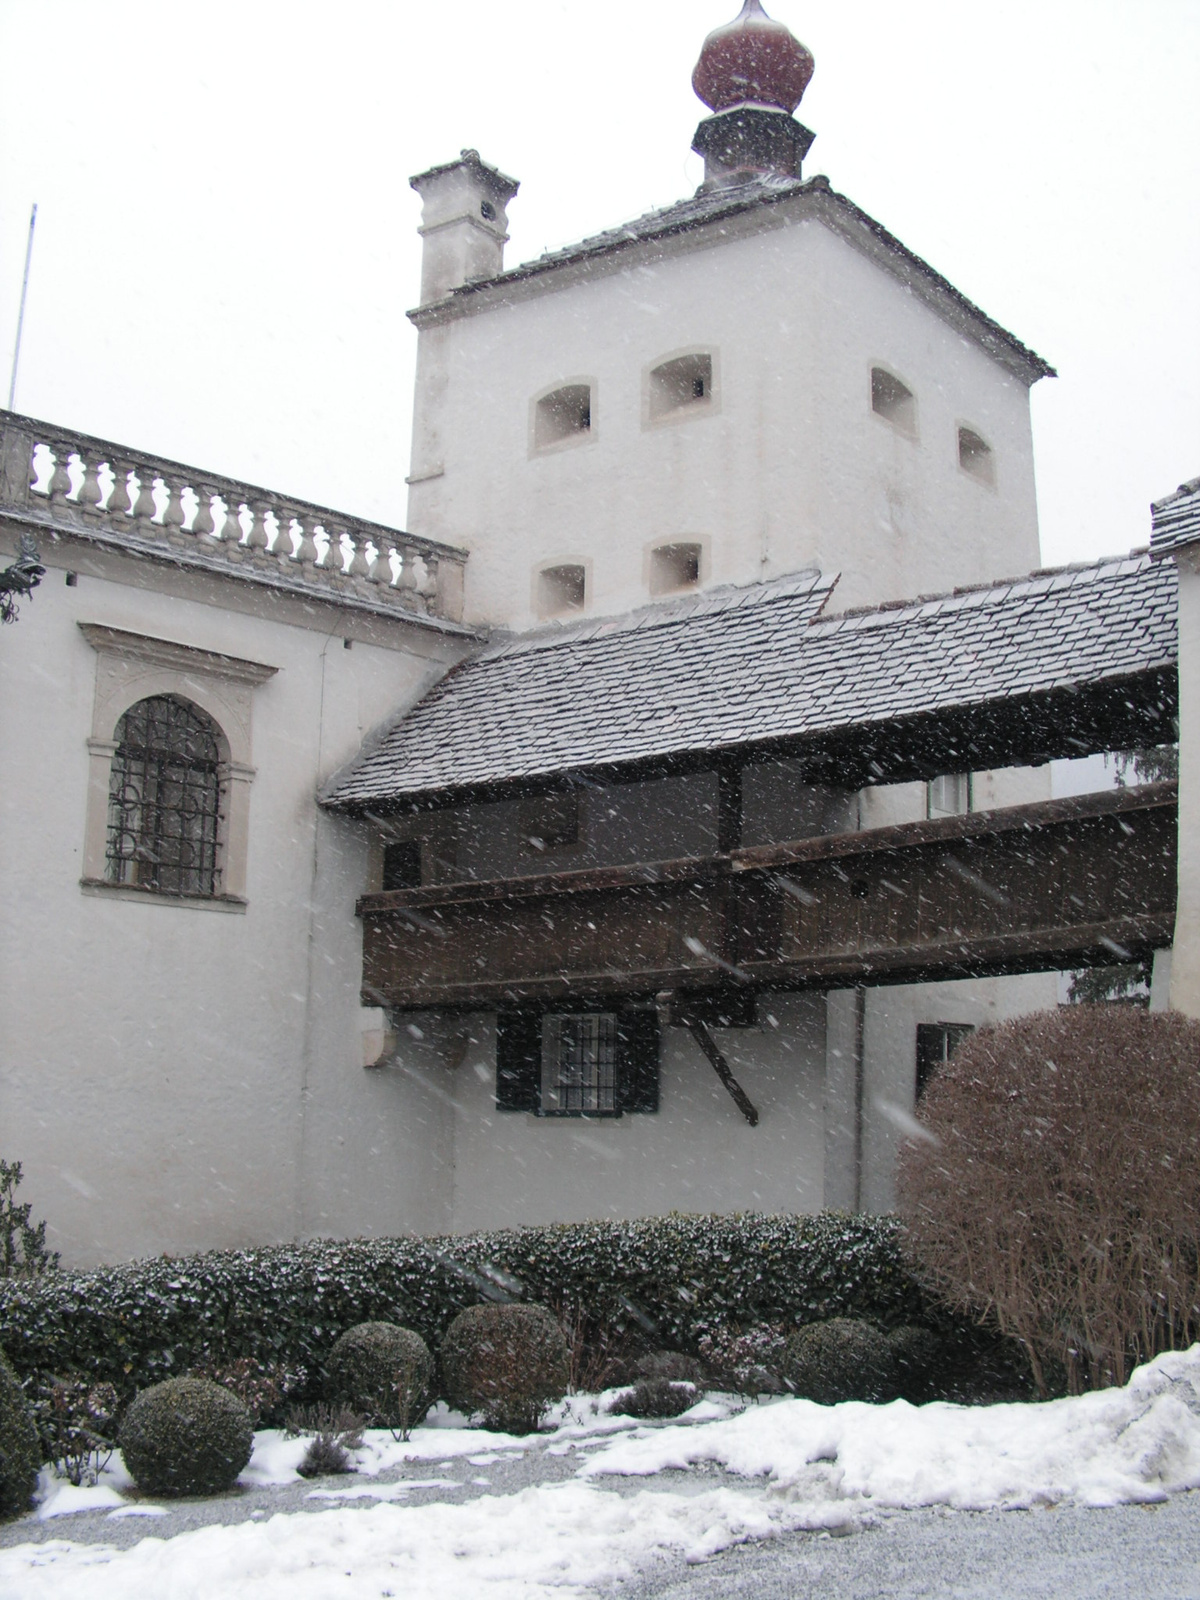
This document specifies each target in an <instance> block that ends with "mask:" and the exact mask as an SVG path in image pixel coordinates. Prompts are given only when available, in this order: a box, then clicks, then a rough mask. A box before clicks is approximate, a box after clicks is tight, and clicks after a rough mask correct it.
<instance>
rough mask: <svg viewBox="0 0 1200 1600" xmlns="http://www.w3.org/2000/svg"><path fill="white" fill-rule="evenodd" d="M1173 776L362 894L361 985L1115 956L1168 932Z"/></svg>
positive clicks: (830, 977) (655, 987) (1023, 965)
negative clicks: (948, 812) (687, 851)
mask: <svg viewBox="0 0 1200 1600" xmlns="http://www.w3.org/2000/svg"><path fill="white" fill-rule="evenodd" d="M1175 794H1176V786H1175V785H1174V784H1173V783H1162V784H1153V785H1148V786H1146V787H1144V788H1136V789H1117V790H1113V791H1111V792H1108V793H1105V794H1098V795H1085V796H1080V797H1076V798H1072V799H1067V800H1050V801H1044V802H1040V803H1038V804H1035V805H1024V806H1013V807H1010V808H1005V809H1003V810H997V811H990V812H979V813H974V814H972V815H968V816H962V817H944V818H939V819H937V820H934V821H929V822H911V823H904V824H900V825H898V826H896V827H890V828H878V829H872V830H869V831H864V832H862V833H849V834H832V835H822V836H819V837H817V838H811V839H802V840H799V841H797V842H796V843H793V844H784V845H769V846H763V847H759V848H755V849H747V850H738V851H735V852H733V853H732V854H730V855H727V856H717V857H712V858H708V859H704V860H686V861H666V862H655V863H651V864H643V865H638V866H629V867H606V868H597V869H590V870H584V871H575V872H558V873H553V874H547V875H543V876H539V877H529V878H515V879H509V880H507V881H504V882H490V883H481V882H473V883H458V884H446V885H438V886H431V887H426V888H420V889H400V890H392V891H390V892H388V893H380V894H369V895H364V896H363V898H362V899H361V900H360V901H359V905H358V911H359V915H360V916H361V917H362V919H363V924H364V975H363V976H364V983H363V989H364V995H365V996H366V997H367V998H368V999H369V1000H370V1001H372V1002H373V1003H376V1004H378V1003H381V1002H383V1003H386V1004H388V1005H391V1006H396V1007H402V1008H409V1009H415V1008H420V1007H423V1006H429V1007H434V1006H438V1007H440V1006H472V1007H475V1008H479V1009H487V1008H494V1007H495V1006H497V1005H504V1004H506V1003H509V1002H515V1001H520V1000H540V999H554V998H561V997H564V996H567V995H578V996H585V995H600V994H606V993H655V992H661V991H662V990H668V989H669V990H676V991H684V992H688V991H703V990H706V989H711V988H713V987H718V986H722V985H731V984H732V985H751V986H753V987H756V988H789V989H804V988H821V989H825V988H839V987H846V986H848V985H853V984H859V983H865V984H882V983H915V982H922V981H926V980H929V979H934V978H955V977H970V976H982V975H985V974H989V973H1005V972H1030V971H1039V970H1041V971H1046V970H1054V969H1066V968H1071V967H1079V966H1086V965H1093V964H1097V963H1113V962H1117V961H1121V960H1125V959H1129V958H1131V957H1133V956H1139V955H1142V954H1144V953H1146V952H1147V951H1149V950H1152V949H1155V948H1159V947H1161V946H1164V945H1169V944H1170V942H1171V938H1172V933H1173V928H1174V917H1175V862H1176V820H1175V819H1176V804H1175Z"/></svg>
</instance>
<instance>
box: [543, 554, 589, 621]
mask: <svg viewBox="0 0 1200 1600" xmlns="http://www.w3.org/2000/svg"><path fill="white" fill-rule="evenodd" d="M586 587H587V573H586V571H585V570H584V568H583V567H582V566H576V565H574V564H570V565H567V566H561V567H543V569H542V570H541V572H539V573H538V615H539V616H540V617H544V618H547V619H549V618H552V617H563V616H569V615H570V614H571V613H572V612H573V611H582V610H583V603H584V600H585V598H586V592H585V591H586Z"/></svg>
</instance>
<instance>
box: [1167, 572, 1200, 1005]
mask: <svg viewBox="0 0 1200 1600" xmlns="http://www.w3.org/2000/svg"><path fill="white" fill-rule="evenodd" d="M1176 566H1177V567H1178V568H1179V898H1178V902H1177V908H1176V912H1175V942H1174V948H1173V955H1172V958H1171V989H1170V994H1171V1007H1172V1009H1173V1010H1176V1011H1183V1012H1185V1013H1186V1014H1187V1015H1188V1016H1190V1017H1200V560H1198V556H1197V551H1196V548H1195V546H1192V547H1191V548H1190V549H1188V550H1185V551H1181V552H1180V554H1179V556H1178V557H1177V558H1176Z"/></svg>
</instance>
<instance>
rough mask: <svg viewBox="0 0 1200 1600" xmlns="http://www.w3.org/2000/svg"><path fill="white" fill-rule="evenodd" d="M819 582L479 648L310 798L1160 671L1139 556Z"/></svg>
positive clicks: (711, 752)
mask: <svg viewBox="0 0 1200 1600" xmlns="http://www.w3.org/2000/svg"><path fill="white" fill-rule="evenodd" d="M832 587H833V581H831V580H830V579H828V578H824V577H822V576H821V575H820V574H817V573H811V572H810V573H805V574H800V575H798V576H796V577H794V578H791V579H787V580H780V581H777V582H774V583H765V584H757V585H753V586H751V587H749V588H742V589H724V590H715V591H709V592H708V593H705V594H700V595H697V596H695V597H694V598H692V599H690V600H688V601H686V602H678V601H676V602H673V603H670V604H665V605H658V606H650V607H647V608H646V609H645V610H643V611H639V612H634V613H632V614H631V615H628V616H625V617H615V618H607V619H593V620H588V621H585V622H580V623H577V624H575V625H573V626H570V627H562V628H554V629H542V630H539V631H538V632H536V633H532V634H526V635H522V636H518V637H509V638H506V639H503V640H499V641H496V642H493V643H492V644H490V645H488V646H486V647H485V648H484V649H483V650H481V651H480V652H478V653H477V654H475V655H473V656H471V657H470V658H468V659H467V660H466V661H464V662H463V663H461V664H460V665H459V666H458V667H456V668H455V669H453V670H452V671H451V672H450V673H449V674H448V675H447V676H446V677H445V678H443V679H442V681H441V682H440V683H438V684H437V685H436V686H435V688H434V689H433V690H432V691H431V692H430V693H429V694H428V695H427V696H426V697H425V698H424V699H423V700H422V701H420V702H419V703H418V704H417V705H416V706H415V707H413V709H412V710H411V711H409V712H408V713H407V714H406V715H405V716H403V717H402V718H401V719H400V720H399V721H398V722H397V723H396V724H395V725H394V726H393V727H392V728H391V729H390V730H389V731H388V732H387V733H386V734H385V735H384V736H383V737H382V738H381V739H380V740H379V741H378V742H377V743H375V744H374V746H373V747H371V748H369V749H367V750H366V751H364V753H363V754H362V755H361V756H360V758H359V759H358V760H357V761H356V762H355V763H354V764H353V765H352V766H351V767H350V768H349V769H347V770H346V771H345V772H344V773H343V774H342V775H341V776H340V777H339V778H337V779H335V780H334V782H333V784H332V785H331V786H330V788H329V790H328V791H327V793H326V795H325V796H324V798H325V801H326V803H327V804H330V805H332V806H335V807H337V808H340V809H348V810H353V811H359V812H361V811H365V810H371V809H375V808H378V807H383V808H387V807H388V806H389V805H394V804H403V803H406V802H410V801H412V800H414V799H416V798H417V797H432V796H442V797H447V796H448V795H449V794H450V793H452V792H454V791H460V792H463V793H464V794H465V793H469V792H474V793H479V792H483V791H494V790H495V789H497V788H499V787H502V786H505V785H517V786H519V785H521V784H530V783H537V782H538V781H539V780H540V781H545V780H547V779H551V778H553V777H554V776H555V775H561V774H568V773H571V772H577V773H585V772H591V773H599V774H603V773H605V772H609V773H612V774H614V775H615V774H617V773H619V772H621V771H622V770H624V771H626V772H630V771H632V770H635V769H636V770H643V771H644V770H648V769H650V768H652V767H653V766H654V765H655V764H658V765H659V766H660V767H661V768H662V769H663V770H667V769H669V768H672V767H674V768H675V769H679V768H681V767H682V766H684V765H686V764H688V763H689V762H690V763H691V764H700V763H701V761H702V760H706V759H709V758H713V757H716V756H719V755H721V754H722V753H725V754H729V755H738V756H741V757H744V756H749V755H753V754H754V753H755V751H756V750H757V751H758V753H760V754H761V753H763V752H764V751H766V750H771V751H781V750H785V749H787V748H797V749H798V748H799V746H800V745H801V744H803V742H804V741H805V740H812V739H814V738H815V737H818V736H826V735H829V734H832V733H834V732H835V731H838V730H849V729H864V728H870V727H875V728H879V729H884V728H886V727H887V726H888V725H890V724H895V723H896V722H898V721H901V720H905V719H909V720H910V719H913V718H919V717H922V716H924V717H929V716H931V715H938V716H942V717H944V716H945V715H946V714H947V713H949V712H952V711H955V710H961V709H963V708H967V709H969V708H976V709H977V711H978V712H980V713H981V714H983V715H984V716H988V715H991V714H992V711H993V709H994V708H996V707H997V706H1001V705H1004V704H1006V703H1007V704H1010V705H1011V704H1014V703H1015V704H1022V703H1024V702H1025V701H1028V700H1030V698H1031V697H1037V696H1039V695H1040V696H1042V697H1045V696H1047V695H1051V694H1053V693H1055V692H1065V693H1067V694H1069V695H1078V694H1079V692H1080V691H1083V690H1086V689H1090V688H1092V687H1094V686H1096V685H1099V684H1103V683H1106V682H1113V681H1116V682H1123V681H1125V680H1128V679H1129V678H1131V677H1136V676H1137V675H1139V674H1142V675H1146V674H1153V673H1155V672H1162V671H1163V670H1169V671H1170V672H1171V673H1173V671H1174V664H1175V661H1176V654H1177V648H1176V578H1175V570H1174V566H1173V564H1172V563H1170V562H1158V561H1153V562H1152V561H1151V560H1150V558H1149V556H1148V555H1147V554H1138V555H1133V556H1130V557H1126V558H1123V559H1116V560H1110V561H1102V562H1098V563H1096V564H1095V565H1092V566H1080V567H1066V568H1062V569H1059V570H1055V571H1046V572H1037V573H1034V574H1032V575H1031V576H1029V577H1026V578H1020V579H1015V580H1012V581H1008V582H1004V583H996V584H991V585H988V586H984V587H979V588H970V589H959V590H955V591H954V592H953V593H952V594H947V595H940V596H936V597H933V598H928V599H921V600H917V601H913V602H911V603H905V604H892V605H885V606H879V607H876V608H873V609H869V610H861V611H853V612H843V613H840V614H835V615H826V614H824V607H825V605H826V602H827V601H828V598H829V595H830V592H831V590H832ZM983 764H985V763H983V762H980V765H983ZM946 770H954V769H953V765H952V764H951V763H949V762H948V764H947V767H946Z"/></svg>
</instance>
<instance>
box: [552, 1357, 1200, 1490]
mask: <svg viewBox="0 0 1200 1600" xmlns="http://www.w3.org/2000/svg"><path fill="white" fill-rule="evenodd" d="M700 1462H713V1463H715V1464H718V1465H720V1466H723V1467H725V1468H726V1469H727V1470H728V1471H730V1472H736V1473H739V1474H741V1475H743V1476H747V1477H765V1478H768V1479H769V1480H770V1484H771V1487H772V1489H773V1490H774V1491H775V1492H776V1493H786V1494H787V1495H788V1497H789V1498H790V1499H793V1500H807V1501H810V1502H811V1503H813V1504H820V1503H829V1502H831V1501H840V1502H842V1503H844V1504H845V1503H850V1504H855V1505H859V1506H861V1507H863V1508H872V1507H897V1508H898V1507H913V1506H933V1505H942V1506H953V1507H956V1508H958V1509H961V1510H972V1511H982V1510H987V1509H991V1508H1000V1509H1015V1508H1018V1507H1028V1506H1034V1505H1052V1504H1057V1503H1061V1502H1063V1501H1069V1502H1072V1503H1074V1504H1077V1505H1088V1506H1112V1505H1121V1504H1128V1503H1131V1502H1134V1503H1136V1502H1148V1501H1155V1500H1163V1499H1165V1498H1166V1497H1167V1495H1168V1494H1172V1493H1176V1492H1177V1491H1179V1490H1182V1489H1194V1488H1197V1487H1200V1345H1193V1347H1192V1348H1191V1350H1188V1351H1185V1352H1177V1353H1171V1354H1167V1355H1162V1356H1159V1357H1158V1358H1157V1360H1155V1361H1153V1362H1151V1363H1150V1364H1149V1365H1148V1366H1145V1367H1139V1368H1138V1370H1137V1371H1136V1372H1135V1373H1134V1375H1133V1377H1132V1378H1131V1379H1130V1381H1129V1383H1128V1384H1127V1385H1126V1387H1125V1388H1124V1389H1104V1390H1100V1391H1098V1392H1096V1393H1094V1394H1085V1395H1079V1396H1077V1397H1075V1398H1073V1399H1067V1400H1051V1401H1048V1402H1047V1403H1045V1404H1043V1405H1027V1404H1025V1405H1022V1404H1010V1405H993V1406H956V1405H949V1404H946V1403H944V1402H937V1403H934V1404H932V1405H926V1406H911V1405H909V1404H908V1403H907V1402H906V1401H904V1400H895V1401H893V1402H892V1403H891V1404H890V1405H883V1406H873V1405H863V1404H859V1403H857V1402H851V1403H847V1404H845V1405H840V1406H819V1405H815V1404H814V1403H813V1402H812V1401H811V1400H793V1399H788V1400H780V1401H778V1402H777V1403H775V1404H773V1405H767V1406H759V1407H754V1408H752V1409H750V1410H748V1411H744V1412H743V1413H742V1414H741V1415H740V1416H737V1417H732V1418H730V1419H728V1420H727V1421H721V1422H713V1423H711V1424H710V1425H709V1426H707V1427H700V1428H686V1427H671V1428H662V1429H659V1430H658V1431H657V1432H656V1433H654V1434H652V1435H650V1436H648V1437H642V1438H627V1439H623V1440H619V1441H617V1442H615V1443H613V1444H610V1445H607V1446H606V1447H605V1448H604V1449H603V1450H601V1451H600V1452H599V1453H598V1454H596V1455H593V1456H592V1457H590V1459H589V1460H588V1461H587V1462H586V1463H585V1464H584V1466H583V1467H582V1468H581V1471H582V1472H583V1473H584V1474H586V1475H589V1476H592V1475H602V1474H605V1473H625V1474H651V1473H655V1472H661V1471H663V1470H664V1469H665V1468H667V1467H690V1466H695V1465H696V1464H698V1463H700Z"/></svg>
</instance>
